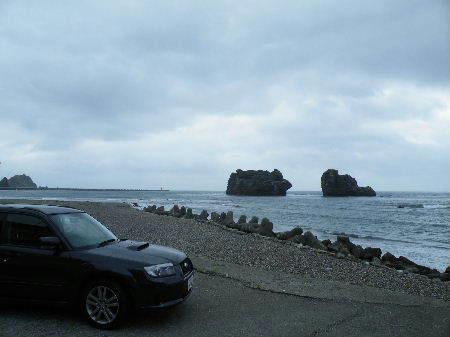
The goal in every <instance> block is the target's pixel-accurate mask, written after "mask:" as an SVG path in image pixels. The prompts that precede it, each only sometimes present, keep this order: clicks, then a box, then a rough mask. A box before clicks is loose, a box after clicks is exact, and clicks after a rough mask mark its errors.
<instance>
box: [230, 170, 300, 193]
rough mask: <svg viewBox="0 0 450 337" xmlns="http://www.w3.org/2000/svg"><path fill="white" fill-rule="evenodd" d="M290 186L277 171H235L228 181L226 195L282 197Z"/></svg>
mask: <svg viewBox="0 0 450 337" xmlns="http://www.w3.org/2000/svg"><path fill="white" fill-rule="evenodd" d="M291 187H292V184H291V183H290V182H289V181H287V180H286V179H284V178H283V174H282V173H281V172H280V171H278V170H277V169H275V170H273V171H272V172H269V171H263V170H257V171H256V170H248V171H243V170H236V172H235V173H231V175H230V178H229V179H228V185H227V192H226V193H227V194H230V195H251V196H284V195H286V191H287V190H288V189H290V188H291Z"/></svg>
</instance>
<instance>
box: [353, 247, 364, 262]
mask: <svg viewBox="0 0 450 337" xmlns="http://www.w3.org/2000/svg"><path fill="white" fill-rule="evenodd" d="M363 250H364V249H363V247H361V246H360V245H354V246H352V248H351V249H350V254H352V255H353V256H354V257H356V258H358V259H361V258H362V255H363Z"/></svg>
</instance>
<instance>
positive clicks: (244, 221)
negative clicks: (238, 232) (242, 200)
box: [238, 215, 247, 224]
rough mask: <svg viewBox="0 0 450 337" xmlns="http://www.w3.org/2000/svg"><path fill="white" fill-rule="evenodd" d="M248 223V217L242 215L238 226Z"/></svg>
mask: <svg viewBox="0 0 450 337" xmlns="http://www.w3.org/2000/svg"><path fill="white" fill-rule="evenodd" d="M246 222H247V216H246V215H241V216H240V217H239V220H238V224H241V223H246Z"/></svg>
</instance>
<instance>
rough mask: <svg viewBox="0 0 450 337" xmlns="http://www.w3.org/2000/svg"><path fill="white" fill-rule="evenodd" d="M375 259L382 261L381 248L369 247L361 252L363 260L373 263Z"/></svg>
mask: <svg viewBox="0 0 450 337" xmlns="http://www.w3.org/2000/svg"><path fill="white" fill-rule="evenodd" d="M374 257H377V258H379V259H381V249H380V248H372V247H367V248H364V249H363V251H362V252H361V259H363V260H368V261H372V259H373V258H374Z"/></svg>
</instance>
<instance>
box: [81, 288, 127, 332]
mask: <svg viewBox="0 0 450 337" xmlns="http://www.w3.org/2000/svg"><path fill="white" fill-rule="evenodd" d="M82 309H83V314H84V316H85V317H86V319H87V320H88V321H89V323H90V324H91V325H93V326H95V327H96V328H100V329H112V328H114V327H116V326H117V325H118V324H119V323H120V322H121V321H122V320H123V318H124V317H125V316H126V314H127V311H128V301H127V297H126V294H125V292H124V291H123V290H122V288H121V287H120V286H119V285H118V284H117V283H115V282H111V281H99V282H95V283H92V284H91V285H89V286H88V287H87V288H86V290H85V291H84V294H83V301H82Z"/></svg>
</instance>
